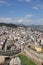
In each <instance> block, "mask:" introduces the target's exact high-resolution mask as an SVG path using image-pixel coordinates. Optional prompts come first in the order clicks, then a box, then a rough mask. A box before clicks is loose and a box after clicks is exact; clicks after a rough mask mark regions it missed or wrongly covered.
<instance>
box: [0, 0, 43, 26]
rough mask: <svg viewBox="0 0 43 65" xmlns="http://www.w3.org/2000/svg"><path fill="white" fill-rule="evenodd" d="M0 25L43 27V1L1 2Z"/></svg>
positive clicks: (0, 0) (2, 0)
mask: <svg viewBox="0 0 43 65" xmlns="http://www.w3.org/2000/svg"><path fill="white" fill-rule="evenodd" d="M0 23H14V24H25V25H43V0H0Z"/></svg>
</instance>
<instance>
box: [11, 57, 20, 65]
mask: <svg viewBox="0 0 43 65" xmlns="http://www.w3.org/2000/svg"><path fill="white" fill-rule="evenodd" d="M10 65H21V60H20V59H19V58H18V57H16V58H12V59H11V61H10Z"/></svg>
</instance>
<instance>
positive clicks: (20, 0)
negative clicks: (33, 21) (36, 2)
mask: <svg viewBox="0 0 43 65" xmlns="http://www.w3.org/2000/svg"><path fill="white" fill-rule="evenodd" d="M18 1H19V2H23V1H25V2H31V0H18Z"/></svg>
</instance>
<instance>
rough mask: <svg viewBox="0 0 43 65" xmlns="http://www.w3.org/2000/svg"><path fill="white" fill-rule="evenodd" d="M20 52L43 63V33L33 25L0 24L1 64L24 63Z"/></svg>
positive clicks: (38, 62)
mask: <svg viewBox="0 0 43 65" xmlns="http://www.w3.org/2000/svg"><path fill="white" fill-rule="evenodd" d="M19 54H23V55H24V56H26V57H28V58H30V59H31V60H32V62H34V63H35V64H36V65H43V33H42V32H40V31H38V30H34V29H33V28H31V27H26V28H25V27H19V26H18V27H16V28H12V27H7V26H0V64H1V65H3V64H4V65H6V64H9V65H22V61H21V59H20V58H19V57H18V56H19ZM35 64H33V65H35ZM30 65H32V64H31V63H30Z"/></svg>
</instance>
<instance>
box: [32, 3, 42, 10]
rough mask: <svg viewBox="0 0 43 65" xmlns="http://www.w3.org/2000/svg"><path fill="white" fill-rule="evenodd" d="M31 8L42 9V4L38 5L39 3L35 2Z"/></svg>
mask: <svg viewBox="0 0 43 65" xmlns="http://www.w3.org/2000/svg"><path fill="white" fill-rule="evenodd" d="M32 9H35V10H38V9H39V10H43V5H41V4H40V5H39V4H36V5H35V6H34V7H32Z"/></svg>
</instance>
